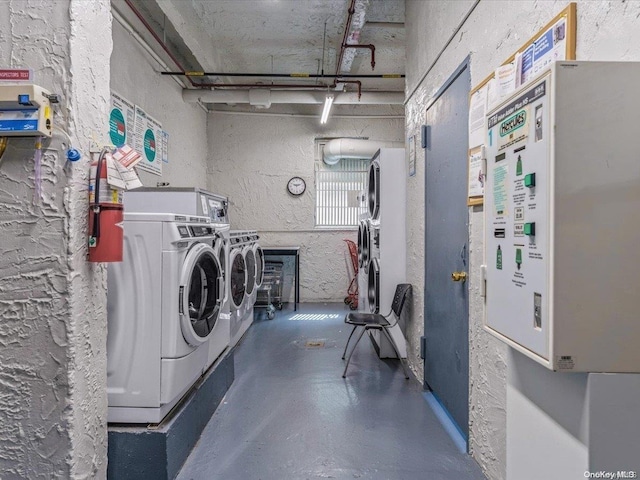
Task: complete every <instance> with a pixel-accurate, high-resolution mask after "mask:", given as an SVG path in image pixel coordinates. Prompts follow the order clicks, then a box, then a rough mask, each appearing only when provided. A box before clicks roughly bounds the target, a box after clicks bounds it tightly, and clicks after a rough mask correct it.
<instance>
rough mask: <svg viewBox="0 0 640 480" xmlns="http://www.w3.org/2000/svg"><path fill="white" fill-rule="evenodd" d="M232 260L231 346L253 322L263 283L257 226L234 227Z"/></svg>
mask: <svg viewBox="0 0 640 480" xmlns="http://www.w3.org/2000/svg"><path fill="white" fill-rule="evenodd" d="M229 236H230V253H229V261H230V266H231V275H230V277H231V284H230V297H231V301H230V306H231V320H230V342H229V344H230V346H232V347H233V346H234V345H236V344H237V343H238V341H239V340H240V339H241V338H242V336H243V335H244V333H245V332H246V331H247V329H248V328H249V327H250V326H251V324H252V323H253V304H254V303H255V302H256V298H257V295H258V293H257V290H258V288H259V287H260V286H261V285H262V280H263V274H264V255H263V253H262V249H261V248H260V245H259V244H258V239H259V236H258V233H257V232H256V231H255V230H232V231H231V232H230V234H229Z"/></svg>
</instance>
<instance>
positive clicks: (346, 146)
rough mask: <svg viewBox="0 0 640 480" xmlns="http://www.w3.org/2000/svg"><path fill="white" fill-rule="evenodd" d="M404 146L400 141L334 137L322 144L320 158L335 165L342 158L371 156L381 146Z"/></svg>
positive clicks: (328, 163)
mask: <svg viewBox="0 0 640 480" xmlns="http://www.w3.org/2000/svg"><path fill="white" fill-rule="evenodd" d="M385 147H386V148H394V147H395V148H404V144H403V143H402V142H384V141H378V140H361V139H357V138H335V139H333V140H329V141H328V142H327V143H326V145H325V146H324V150H323V156H322V160H324V163H326V164H327V165H335V164H336V163H338V162H339V161H340V159H342V158H372V157H373V156H374V155H375V153H376V152H377V151H378V150H379V149H381V148H385Z"/></svg>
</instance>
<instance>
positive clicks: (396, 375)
mask: <svg viewBox="0 0 640 480" xmlns="http://www.w3.org/2000/svg"><path fill="white" fill-rule="evenodd" d="M347 311H348V310H347V307H345V306H344V305H340V304H303V305H302V306H301V308H299V310H298V312H292V311H286V310H285V311H282V312H278V315H277V316H276V318H275V319H274V320H266V317H264V315H259V316H258V319H257V320H256V322H255V323H254V325H253V326H252V327H251V328H250V329H249V331H248V332H247V334H246V335H245V337H244V339H243V340H242V342H241V344H240V345H239V346H238V348H237V350H236V355H235V372H236V373H235V375H236V378H235V382H234V383H233V385H231V388H230V389H229V391H228V393H227V396H226V397H225V399H224V400H223V402H222V403H221V404H220V406H219V407H218V410H217V411H216V413H215V414H214V416H213V417H212V419H211V421H210V422H209V424H208V425H207V426H206V428H205V430H204V432H203V433H202V437H201V438H200V441H199V442H198V444H197V445H196V447H195V448H194V450H193V452H192V453H191V455H190V456H189V458H188V459H187V461H186V463H185V465H184V467H183V469H182V471H181V472H180V474H179V475H178V477H177V478H178V479H179V480H188V479H193V480H196V479H197V480H200V479H243V480H254V479H256V480H258V479H260V480H271V479H273V480H283V479H313V478H337V479H353V478H366V479H412V480H413V479H429V480H440V479H442V480H445V479H446V480H449V479H455V480H464V479H484V476H483V475H482V473H481V471H480V468H479V467H478V465H477V464H476V463H475V462H474V461H473V460H472V459H471V457H469V456H468V455H466V454H462V453H460V451H459V450H458V449H457V448H456V447H455V446H454V443H453V441H452V440H451V439H450V437H449V436H448V435H447V434H446V433H445V430H444V428H443V427H442V426H441V424H440V423H439V421H438V420H437V419H436V416H435V415H434V413H433V412H432V410H431V409H430V407H429V406H428V405H427V403H426V402H425V399H424V397H423V395H422V386H421V383H420V382H419V381H417V380H416V379H415V378H412V379H411V380H405V379H404V375H403V373H402V369H401V368H400V365H399V364H398V361H397V360H387V361H381V360H379V359H378V358H377V356H376V354H375V351H374V350H373V348H372V346H371V344H370V342H369V341H368V339H366V338H364V337H363V339H362V341H361V342H360V345H358V349H357V351H356V352H355V353H354V355H353V358H352V360H351V365H350V366H349V371H348V373H347V378H346V379H343V378H342V369H343V368H344V361H343V360H342V359H341V356H342V349H343V348H344V344H345V342H346V341H347V337H348V335H349V331H350V330H349V329H348V328H347V327H346V325H345V324H344V323H343V319H344V315H345V313H347ZM308 342H311V343H310V344H308ZM321 342H324V345H322V346H312V345H314V344H318V343H321Z"/></svg>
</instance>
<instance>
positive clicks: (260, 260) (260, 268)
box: [253, 243, 264, 288]
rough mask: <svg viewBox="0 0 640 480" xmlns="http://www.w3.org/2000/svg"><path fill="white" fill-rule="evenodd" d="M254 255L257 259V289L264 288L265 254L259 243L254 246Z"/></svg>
mask: <svg viewBox="0 0 640 480" xmlns="http://www.w3.org/2000/svg"><path fill="white" fill-rule="evenodd" d="M253 254H254V255H255V258H256V288H258V287H261V286H262V281H263V280H264V253H263V252H262V248H261V247H260V245H258V244H257V243H256V244H255V245H254V246H253Z"/></svg>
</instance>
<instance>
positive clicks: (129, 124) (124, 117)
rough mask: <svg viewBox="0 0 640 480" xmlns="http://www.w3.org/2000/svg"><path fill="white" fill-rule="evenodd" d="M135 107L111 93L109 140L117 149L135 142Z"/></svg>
mask: <svg viewBox="0 0 640 480" xmlns="http://www.w3.org/2000/svg"><path fill="white" fill-rule="evenodd" d="M135 115H136V114H135V106H134V104H133V103H131V102H130V101H129V100H127V99H126V98H124V97H123V96H122V95H119V94H117V93H115V92H111V110H110V112H109V139H110V140H111V143H113V145H115V146H116V147H120V146H122V145H124V144H125V143H129V144H132V143H133V142H134V140H133V137H134V123H135Z"/></svg>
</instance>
